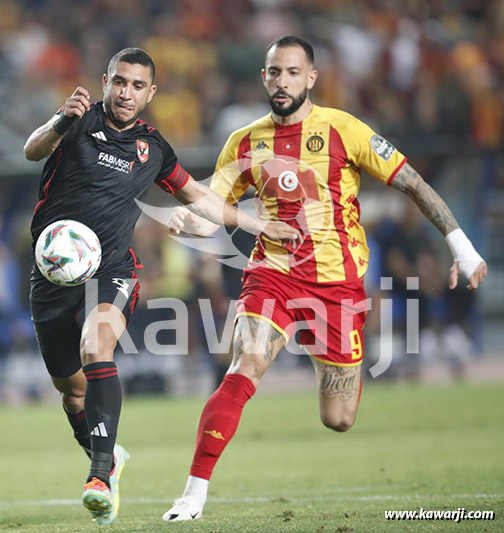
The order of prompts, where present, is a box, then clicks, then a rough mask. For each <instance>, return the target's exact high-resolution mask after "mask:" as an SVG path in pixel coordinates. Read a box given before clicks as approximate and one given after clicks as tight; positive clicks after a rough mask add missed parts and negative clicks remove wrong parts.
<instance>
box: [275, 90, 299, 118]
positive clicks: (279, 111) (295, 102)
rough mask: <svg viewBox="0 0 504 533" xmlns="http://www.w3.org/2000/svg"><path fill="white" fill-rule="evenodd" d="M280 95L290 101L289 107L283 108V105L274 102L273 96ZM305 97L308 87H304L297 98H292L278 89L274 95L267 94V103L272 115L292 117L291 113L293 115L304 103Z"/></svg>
mask: <svg viewBox="0 0 504 533" xmlns="http://www.w3.org/2000/svg"><path fill="white" fill-rule="evenodd" d="M280 94H281V95H284V96H288V97H289V98H290V99H291V100H292V102H291V104H290V105H289V106H287V107H283V105H281V104H277V102H275V96H278V95H280ZM307 97H308V87H305V89H304V91H303V92H302V93H301V94H300V95H299V96H297V97H294V96H292V95H290V94H289V93H286V92H285V91H283V90H282V89H279V90H278V91H277V92H276V93H274V94H272V95H269V94H268V102H269V105H270V106H271V110H272V111H273V113H275V115H278V116H280V117H288V116H289V115H292V113H295V112H296V111H297V110H298V109H299V108H300V107H301V106H302V105H303V104H304V103H305V100H306V98H307Z"/></svg>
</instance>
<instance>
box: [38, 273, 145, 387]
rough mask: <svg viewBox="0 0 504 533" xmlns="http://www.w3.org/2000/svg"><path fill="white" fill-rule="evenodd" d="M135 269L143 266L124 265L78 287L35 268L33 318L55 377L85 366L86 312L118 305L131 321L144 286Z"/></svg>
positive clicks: (50, 369)
mask: <svg viewBox="0 0 504 533" xmlns="http://www.w3.org/2000/svg"><path fill="white" fill-rule="evenodd" d="M135 268H141V265H137V264H135V265H134V266H131V267H130V266H129V265H127V266H121V267H120V268H118V269H117V270H114V271H112V272H109V273H106V274H101V275H98V276H94V277H93V278H92V279H90V280H89V281H87V282H86V283H84V284H83V285H79V286H77V287H59V286H57V285H54V284H53V283H51V282H49V281H47V280H46V279H45V278H44V277H43V276H42V275H41V274H40V272H38V269H37V267H34V269H33V271H32V277H31V290H30V307H31V314H32V321H33V325H34V327H35V334H36V336H37V342H38V345H39V347H40V351H41V353H42V357H43V358H44V362H45V365H46V367H47V370H48V372H49V374H50V375H51V376H53V377H56V378H65V377H68V376H71V375H72V374H75V372H77V371H78V370H79V369H80V368H81V366H82V363H81V358H80V339H81V330H82V326H83V324H84V321H85V319H86V314H89V312H90V311H92V309H93V308H94V307H95V306H96V305H97V304H100V303H111V304H114V305H116V306H117V307H118V308H119V309H121V311H122V313H123V314H124V317H125V318H126V324H129V321H130V318H131V315H132V314H133V311H134V310H135V307H136V304H137V301H138V296H139V289H140V283H139V282H138V276H137V275H136V273H135ZM86 288H87V290H86Z"/></svg>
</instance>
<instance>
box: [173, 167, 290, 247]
mask: <svg viewBox="0 0 504 533" xmlns="http://www.w3.org/2000/svg"><path fill="white" fill-rule="evenodd" d="M174 196H175V198H176V199H177V200H179V201H180V202H182V203H183V204H185V205H186V206H187V208H188V209H189V210H190V211H192V212H193V213H194V214H196V215H198V216H199V217H203V218H205V219H207V220H208V221H210V223H213V224H212V226H208V228H207V229H208V230H210V231H209V232H208V233H207V232H205V234H210V233H213V231H212V230H214V229H215V228H214V227H213V225H215V224H217V225H222V224H225V225H226V226H232V227H235V228H240V229H242V230H245V231H248V232H249V233H254V234H259V233H264V234H265V235H266V237H268V238H270V239H272V240H275V241H279V240H283V241H296V240H298V239H299V238H300V234H299V232H298V230H297V229H296V228H293V227H292V226H289V225H288V224H286V223H285V222H266V221H264V220H261V219H259V218H255V217H253V216H251V215H249V214H248V213H245V212H244V211H241V210H239V209H237V208H236V207H234V206H232V205H231V204H228V203H227V202H225V201H224V200H223V199H222V198H221V197H220V196H219V195H217V194H216V193H215V192H213V191H212V190H211V189H209V188H208V187H206V186H205V185H202V184H201V183H198V182H197V181H196V180H194V179H193V178H191V177H190V178H189V180H188V181H187V183H186V184H185V185H184V187H182V188H181V189H178V190H177V191H175V193H174ZM173 229H174V230H175V233H178V232H179V231H180V229H181V228H180V227H178V228H177V227H174V228H173ZM183 229H184V230H185V229H186V228H185V225H184V228H183Z"/></svg>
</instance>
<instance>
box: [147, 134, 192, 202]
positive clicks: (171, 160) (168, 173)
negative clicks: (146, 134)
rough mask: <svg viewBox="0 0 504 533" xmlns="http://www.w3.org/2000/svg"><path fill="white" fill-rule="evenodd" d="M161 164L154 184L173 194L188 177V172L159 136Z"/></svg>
mask: <svg viewBox="0 0 504 533" xmlns="http://www.w3.org/2000/svg"><path fill="white" fill-rule="evenodd" d="M161 153H162V154H163V164H162V165H161V170H160V171H159V174H158V176H157V178H156V180H155V181H156V184H157V185H159V186H160V187H161V188H162V189H163V190H165V191H167V192H170V193H171V194H173V193H174V192H175V191H176V190H177V189H181V188H182V187H183V186H184V185H185V184H186V183H187V180H188V179H189V174H188V173H187V172H186V171H185V170H184V169H183V168H182V167H181V166H180V164H179V163H178V160H177V156H176V155H175V152H174V151H173V148H172V147H171V146H170V145H169V144H168V143H167V142H166V141H165V140H164V139H163V138H162V137H161Z"/></svg>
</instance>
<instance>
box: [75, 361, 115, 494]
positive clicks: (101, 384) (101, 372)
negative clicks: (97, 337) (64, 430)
mask: <svg viewBox="0 0 504 533" xmlns="http://www.w3.org/2000/svg"><path fill="white" fill-rule="evenodd" d="M83 370H84V375H85V376H86V379H87V388H86V400H85V410H86V419H87V424H88V428H89V434H90V440H91V450H92V451H91V468H90V470H89V477H88V481H90V480H91V479H92V478H93V477H97V478H98V479H101V480H102V481H104V482H105V483H107V484H109V483H110V482H109V474H110V471H111V469H112V466H113V464H114V445H115V441H116V436H117V426H118V424H119V415H120V414H121V401H122V393H121V384H120V383H119V378H118V376H117V367H116V365H115V363H113V362H108V361H107V362H100V363H92V364H90V365H86V366H85V367H84V368H83Z"/></svg>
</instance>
